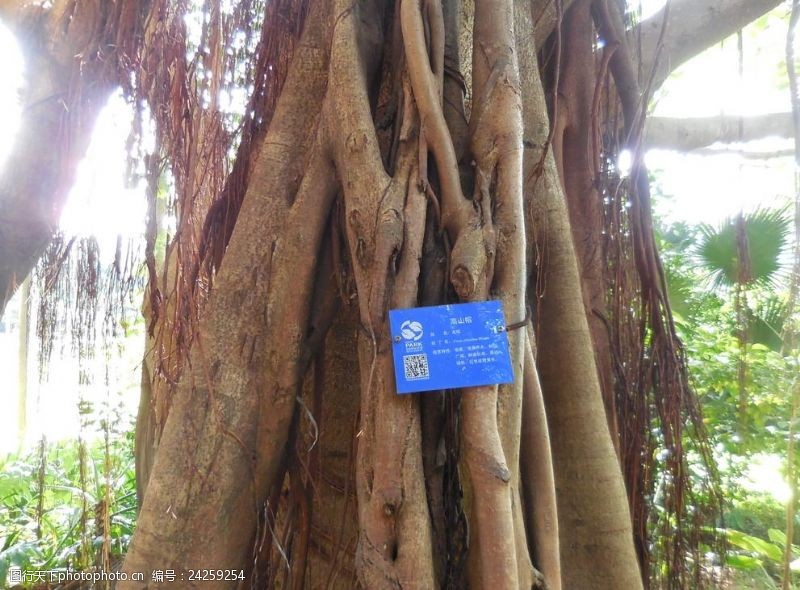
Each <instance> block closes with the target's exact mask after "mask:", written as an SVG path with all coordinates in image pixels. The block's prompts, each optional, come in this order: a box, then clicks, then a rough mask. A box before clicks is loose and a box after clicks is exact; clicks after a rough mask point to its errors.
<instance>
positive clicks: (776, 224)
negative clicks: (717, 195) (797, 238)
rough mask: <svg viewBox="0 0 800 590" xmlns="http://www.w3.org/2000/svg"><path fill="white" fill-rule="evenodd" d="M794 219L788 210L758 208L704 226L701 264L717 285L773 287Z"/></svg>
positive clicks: (702, 229) (701, 240)
mask: <svg viewBox="0 0 800 590" xmlns="http://www.w3.org/2000/svg"><path fill="white" fill-rule="evenodd" d="M790 228H791V220H790V219H789V216H788V215H787V214H786V211H785V210H782V209H781V210H771V209H757V210H756V211H754V212H753V213H748V214H740V215H739V216H737V217H736V218H732V219H727V220H726V221H724V222H723V223H722V224H721V225H720V226H719V227H716V228H713V227H711V226H709V225H703V226H701V228H700V231H701V237H700V244H699V246H698V252H697V254H698V256H699V258H700V262H701V266H702V267H703V268H705V270H706V272H707V273H708V274H709V277H710V279H711V280H712V282H713V284H714V285H715V286H717V287H718V286H727V287H733V286H734V285H741V286H769V285H772V284H774V282H775V280H776V279H777V277H778V274H779V271H780V270H781V261H780V258H781V252H782V251H783V249H784V248H785V246H786V243H787V239H788V236H789V233H790Z"/></svg>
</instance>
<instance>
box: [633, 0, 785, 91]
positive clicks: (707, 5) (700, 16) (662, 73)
mask: <svg viewBox="0 0 800 590" xmlns="http://www.w3.org/2000/svg"><path fill="white" fill-rule="evenodd" d="M780 3H781V0H672V2H671V4H670V6H669V11H668V12H665V9H661V10H660V11H659V12H658V13H656V14H655V15H653V16H652V17H650V18H648V19H646V20H644V21H642V22H641V23H640V24H639V25H638V31H636V30H634V32H633V35H634V37H636V36H637V32H638V33H639V34H640V35H641V47H642V56H641V66H642V68H641V71H642V72H643V73H644V75H645V77H649V76H650V73H651V72H653V71H654V68H655V72H654V75H653V84H652V88H653V89H656V88H658V87H659V86H661V84H663V83H664V80H666V79H667V77H668V76H669V75H670V74H671V73H672V72H673V71H674V70H675V69H676V68H677V67H678V66H680V65H681V64H683V63H684V62H686V61H687V60H689V59H690V58H692V57H694V56H695V55H697V54H699V53H700V52H702V51H704V50H706V49H708V48H709V47H711V46H712V45H714V44H716V43H719V42H720V41H722V40H723V39H725V38H726V37H728V36H730V35H732V34H733V33H735V32H736V31H738V30H739V29H741V28H743V27H744V26H746V25H747V24H748V23H750V22H752V21H754V20H755V19H757V18H758V17H760V16H762V15H764V14H766V13H767V12H769V11H770V10H772V9H773V8H775V7H776V6H778V5H779V4H780ZM665 14H666V15H667V23H666V26H667V29H666V33H665V36H664V40H663V44H662V47H661V49H660V51H659V49H658V41H659V37H660V36H661V29H662V27H663V26H664V15H665Z"/></svg>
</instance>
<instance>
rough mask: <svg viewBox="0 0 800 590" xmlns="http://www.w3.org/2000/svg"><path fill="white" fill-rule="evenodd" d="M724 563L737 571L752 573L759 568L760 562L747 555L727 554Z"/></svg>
mask: <svg viewBox="0 0 800 590" xmlns="http://www.w3.org/2000/svg"><path fill="white" fill-rule="evenodd" d="M726 562H727V564H728V565H729V566H731V567H732V568H735V569H737V570H744V571H752V570H756V569H758V568H760V567H761V560H760V559H757V558H755V557H750V556H749V555H736V554H733V553H731V554H729V555H728V557H727V558H726Z"/></svg>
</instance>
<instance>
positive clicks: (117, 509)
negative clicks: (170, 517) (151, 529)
mask: <svg viewBox="0 0 800 590" xmlns="http://www.w3.org/2000/svg"><path fill="white" fill-rule="evenodd" d="M43 467H44V468H43ZM82 470H83V475H82V474H81V472H82ZM136 508H137V506H136V485H135V475H134V467H133V452H132V437H131V436H126V437H124V438H120V439H116V440H111V441H109V444H108V447H107V448H106V444H105V441H103V440H96V441H92V442H90V443H84V442H82V441H67V442H62V443H58V444H56V445H53V446H51V447H47V446H46V445H44V444H43V446H42V448H40V449H39V450H38V451H35V452H32V453H29V454H27V455H24V456H15V455H10V456H7V457H5V458H0V587H5V586H6V584H7V583H8V580H7V574H8V570H9V568H10V567H12V566H15V567H19V568H21V569H22V570H29V571H30V570H58V569H65V568H68V567H69V568H80V567H85V566H87V565H89V564H92V563H95V562H96V561H97V560H98V555H99V550H100V548H101V547H102V546H103V544H104V543H105V544H106V548H107V550H108V553H109V554H110V555H111V556H112V557H113V556H116V555H121V554H123V553H124V551H125V549H126V548H127V545H128V542H129V540H130V537H131V534H132V533H133V529H134V526H135V517H136ZM106 510H107V511H108V517H109V528H108V530H107V538H105V539H104V536H106V535H104V531H103V527H102V520H103V519H102V515H103V512H104V511H106Z"/></svg>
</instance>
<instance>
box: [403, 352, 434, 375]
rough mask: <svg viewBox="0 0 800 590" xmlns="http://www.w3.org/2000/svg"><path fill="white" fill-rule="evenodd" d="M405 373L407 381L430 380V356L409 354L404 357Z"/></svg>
mask: <svg viewBox="0 0 800 590" xmlns="http://www.w3.org/2000/svg"><path fill="white" fill-rule="evenodd" d="M403 371H404V373H405V376H406V379H407V380H409V381H413V380H415V379H428V378H429V377H430V376H431V375H430V373H429V372H428V355H426V354H408V355H406V356H404V357H403Z"/></svg>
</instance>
